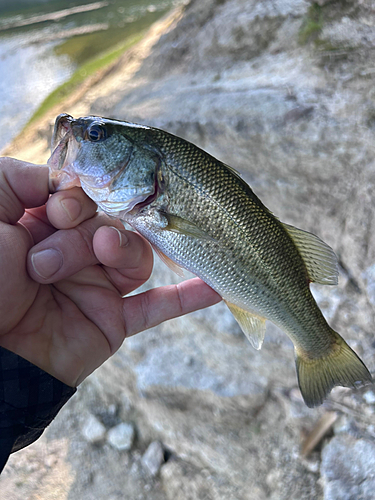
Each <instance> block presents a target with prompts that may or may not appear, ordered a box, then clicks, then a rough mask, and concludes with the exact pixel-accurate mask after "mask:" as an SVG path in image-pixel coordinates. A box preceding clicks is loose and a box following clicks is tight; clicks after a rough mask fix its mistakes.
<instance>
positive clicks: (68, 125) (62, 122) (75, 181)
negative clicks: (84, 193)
mask: <svg viewBox="0 0 375 500" xmlns="http://www.w3.org/2000/svg"><path fill="white" fill-rule="evenodd" d="M73 122H74V119H73V117H72V116H70V115H68V114H66V113H62V114H61V115H59V116H58V117H57V118H56V122H55V127H54V131H53V135H52V141H51V157H50V158H49V160H48V161H47V164H48V166H49V169H50V190H51V192H54V191H59V190H61V189H70V188H72V187H74V186H80V185H81V181H80V179H79V177H78V175H77V173H76V172H74V170H73V168H72V164H73V162H74V160H75V159H76V157H77V154H78V151H79V148H80V144H79V142H78V141H77V140H76V138H75V136H74V134H73V128H72V123H73Z"/></svg>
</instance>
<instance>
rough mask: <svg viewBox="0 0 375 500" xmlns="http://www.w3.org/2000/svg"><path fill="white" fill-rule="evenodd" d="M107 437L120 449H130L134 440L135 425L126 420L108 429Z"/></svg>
mask: <svg viewBox="0 0 375 500" xmlns="http://www.w3.org/2000/svg"><path fill="white" fill-rule="evenodd" d="M107 439H108V442H109V444H111V445H112V446H113V447H114V448H116V449H117V450H119V451H123V450H130V448H131V447H132V444H133V440H134V426H133V425H132V424H126V423H124V422H123V423H121V424H118V425H116V427H112V429H110V430H109V431H108V435H107Z"/></svg>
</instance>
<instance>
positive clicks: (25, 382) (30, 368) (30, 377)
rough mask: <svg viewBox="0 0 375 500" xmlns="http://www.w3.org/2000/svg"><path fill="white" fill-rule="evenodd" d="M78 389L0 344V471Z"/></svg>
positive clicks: (33, 439)
mask: <svg viewBox="0 0 375 500" xmlns="http://www.w3.org/2000/svg"><path fill="white" fill-rule="evenodd" d="M76 390H77V389H75V388H73V387H69V386H67V385H65V384H64V383H63V382H60V381H59V380H57V379H56V378H55V377H53V376H52V375H49V374H48V373H46V372H44V371H43V370H41V369H40V368H38V367H37V366H35V365H33V364H32V363H30V362H29V361H26V360H25V359H23V358H21V357H20V356H17V355H16V354H14V353H13V352H11V351H8V350H7V349H4V348H2V347H0V471H1V470H2V468H3V467H4V465H5V463H6V461H7V459H8V456H9V453H13V452H15V451H18V450H20V449H21V448H24V447H25V446H28V445H29V444H31V443H33V442H34V441H35V440H36V439H38V438H39V436H41V434H42V433H43V431H44V429H45V428H46V427H47V426H48V425H49V424H50V423H51V422H52V420H53V419H54V418H55V416H56V415H57V413H58V412H59V411H60V409H61V408H62V406H63V405H64V404H65V403H66V402H67V401H68V400H69V399H70V398H71V397H72V396H73V394H74V393H75V392H76Z"/></svg>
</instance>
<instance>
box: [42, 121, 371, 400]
mask: <svg viewBox="0 0 375 500" xmlns="http://www.w3.org/2000/svg"><path fill="white" fill-rule="evenodd" d="M52 151H53V152H52V156H51V158H50V160H49V165H50V169H51V177H52V178H54V179H55V181H54V182H57V184H58V185H59V188H60V189H63V188H67V187H69V186H73V185H80V186H81V187H82V189H83V190H84V191H85V192H86V193H87V194H88V196H89V197H90V198H92V199H93V200H94V201H95V202H96V203H97V205H98V206H99V207H100V208H101V209H102V210H103V211H104V212H106V213H107V214H109V215H111V216H113V217H116V218H119V219H121V220H123V221H126V222H128V223H129V224H130V225H131V226H132V227H133V228H134V229H135V230H137V231H138V232H139V233H140V234H142V235H143V236H144V237H145V238H146V239H147V240H148V241H149V242H150V243H151V244H152V246H153V248H154V249H155V250H156V251H157V253H158V254H159V255H160V256H161V258H162V259H163V260H164V262H166V263H167V264H168V265H170V266H171V267H172V268H173V269H174V270H176V271H177V272H178V271H179V270H180V269H181V268H185V269H187V270H189V271H191V272H193V273H194V274H196V275H197V276H199V277H200V278H201V279H202V280H204V281H205V282H206V283H207V284H208V285H209V286H211V287H212V288H213V289H214V290H216V292H218V293H219V294H220V295H221V296H222V297H223V299H224V301H225V302H226V304H227V305H228V307H229V309H230V310H231V312H232V313H233V315H234V317H235V318H236V320H237V321H238V323H239V325H240V326H241V328H242V330H243V331H244V333H245V335H246V336H247V338H248V339H249V341H250V343H251V344H252V345H253V346H254V347H255V348H256V349H260V348H261V345H262V342H263V338H264V334H265V328H266V326H265V321H266V319H268V320H270V321H272V322H273V323H275V324H276V325H277V326H279V327H280V328H281V329H282V330H283V331H284V332H285V333H286V334H287V335H288V336H289V337H290V339H291V340H292V342H293V344H294V347H295V358H296V367H297V374H298V381H299V386H300V389H301V393H302V396H303V398H304V400H305V403H306V404H307V406H309V407H314V406H317V405H320V404H321V403H322V402H323V400H324V399H325V397H326V396H327V394H328V393H329V392H330V390H331V389H332V388H333V387H334V386H336V385H342V386H347V387H356V386H358V385H361V384H365V383H369V382H372V378H371V374H370V373H369V371H368V369H367V368H366V366H365V365H364V364H363V362H362V361H361V360H360V359H359V357H358V356H357V355H356V354H355V352H354V351H353V350H352V349H351V348H350V347H349V346H348V345H347V344H346V342H345V341H344V339H343V338H342V337H341V336H340V335H339V334H338V333H336V332H335V331H334V330H333V329H332V328H331V327H330V326H329V325H328V323H327V322H326V320H325V319H324V317H323V315H322V313H321V311H320V309H319V307H318V306H317V304H316V302H315V300H314V298H313V296H312V294H311V292H310V288H309V283H311V282H315V283H322V284H329V285H335V284H337V279H338V270H337V260H336V257H335V254H334V252H333V250H332V249H331V248H330V247H329V246H328V245H326V244H325V243H324V242H323V241H321V240H320V239H319V238H318V237H317V236H315V235H313V234H311V233H308V232H306V231H302V230H301V229H297V228H295V227H292V226H290V225H288V224H283V223H282V222H280V221H279V220H278V219H277V218H276V217H275V216H274V215H273V214H272V213H271V212H270V211H269V210H268V209H267V208H266V207H265V206H264V205H263V203H262V202H261V201H260V200H259V199H258V198H257V197H256V195H255V194H254V193H253V191H252V190H251V188H250V187H249V186H248V185H247V184H246V183H245V182H244V181H243V180H242V179H241V177H240V176H239V175H238V174H237V172H236V171H235V170H233V169H232V168H231V167H228V166H227V165H225V164H224V163H222V162H221V161H219V160H217V159H215V158H213V157H212V156H210V155H209V154H208V153H206V152H205V151H203V150H201V149H199V148H198V147H196V146H194V145H193V144H191V143H189V142H187V141H185V140H183V139H181V138H179V137H176V136H174V135H172V134H169V133H167V132H164V131H162V130H158V129H156V128H152V127H147V126H143V125H137V124H134V123H128V122H123V121H117V120H110V119H104V118H100V117H95V116H88V117H85V118H79V119H76V120H75V119H73V118H72V117H71V116H69V115H65V114H63V115H60V116H59V117H57V119H56V124H55V130H54V135H53V140H52Z"/></svg>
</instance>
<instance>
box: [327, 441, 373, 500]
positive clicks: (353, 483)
mask: <svg viewBox="0 0 375 500" xmlns="http://www.w3.org/2000/svg"><path fill="white" fill-rule="evenodd" d="M321 474H322V478H323V481H324V500H352V499H359V498H360V499H361V500H372V499H373V498H374V492H375V443H374V441H368V440H365V439H355V438H354V437H352V436H347V435H343V436H340V435H339V436H336V437H334V438H333V439H332V440H331V441H330V443H329V444H328V445H327V446H326V447H325V448H324V450H323V453H322V465H321Z"/></svg>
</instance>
